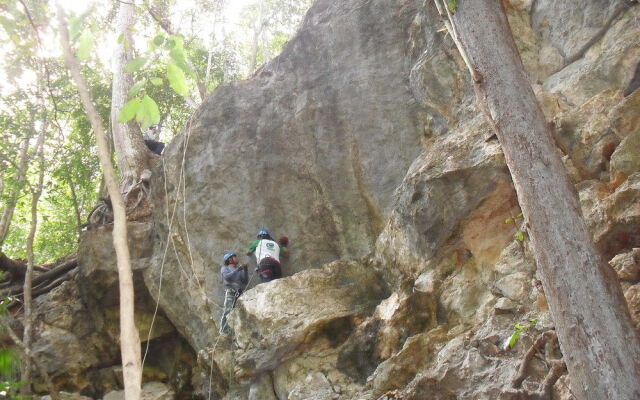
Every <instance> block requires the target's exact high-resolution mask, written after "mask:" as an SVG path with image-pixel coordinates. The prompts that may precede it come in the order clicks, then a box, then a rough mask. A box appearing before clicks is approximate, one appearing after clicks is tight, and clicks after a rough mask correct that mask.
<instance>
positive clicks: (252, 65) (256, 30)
mask: <svg viewBox="0 0 640 400" xmlns="http://www.w3.org/2000/svg"><path fill="white" fill-rule="evenodd" d="M263 15H264V0H260V8H259V11H258V19H257V20H256V24H255V25H254V26H253V40H252V42H251V59H250V60H249V75H251V74H253V72H254V71H255V70H256V65H257V63H258V47H259V44H260V34H261V33H262V27H263V24H264V21H263V20H262V19H263V18H264V17H263Z"/></svg>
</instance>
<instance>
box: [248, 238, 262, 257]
mask: <svg viewBox="0 0 640 400" xmlns="http://www.w3.org/2000/svg"><path fill="white" fill-rule="evenodd" d="M258 244H260V240H259V239H257V240H254V241H253V242H251V244H250V245H249V251H248V252H247V255H248V256H250V255H251V254H253V252H254V251H256V249H257V248H258Z"/></svg>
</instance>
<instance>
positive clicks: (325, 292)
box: [222, 262, 387, 380]
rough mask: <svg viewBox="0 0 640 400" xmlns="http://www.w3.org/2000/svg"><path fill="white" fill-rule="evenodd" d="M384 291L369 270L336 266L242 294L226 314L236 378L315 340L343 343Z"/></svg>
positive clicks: (347, 264)
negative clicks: (231, 331)
mask: <svg viewBox="0 0 640 400" xmlns="http://www.w3.org/2000/svg"><path fill="white" fill-rule="evenodd" d="M386 290H387V289H386V286H385V285H384V283H383V282H382V281H381V280H380V278H379V276H378V275H377V274H376V273H375V272H374V271H373V270H372V269H371V268H368V267H366V266H364V265H362V264H361V263H357V262H334V263H331V264H328V265H326V266H324V267H323V268H321V269H314V270H309V271H305V272H302V273H298V274H296V275H294V276H292V277H288V278H283V279H278V280H275V281H272V282H269V283H268V284H262V285H259V286H257V287H256V288H255V289H253V290H251V291H248V292H246V293H245V294H244V295H243V296H241V297H240V299H239V301H238V303H237V304H236V308H235V309H234V310H233V311H232V312H231V314H230V315H229V324H230V326H231V328H232V330H233V332H234V335H233V340H234V354H235V356H234V358H235V360H234V363H235V374H236V378H237V379H240V380H243V379H247V377H252V376H257V375H258V374H260V373H262V372H264V371H267V370H271V369H273V368H275V367H276V366H277V365H278V364H280V363H282V362H283V361H285V360H287V359H289V358H292V357H294V356H295V355H297V354H300V352H302V351H304V350H305V348H307V347H309V346H311V345H313V344H314V343H315V342H317V341H322V342H327V343H328V345H329V346H331V347H336V346H338V345H340V344H342V343H343V342H344V341H345V340H346V338H347V337H348V335H349V333H350V332H351V329H353V326H354V320H355V319H356V318H361V317H363V316H367V315H370V314H371V313H372V312H373V310H374V308H375V306H376V305H377V304H378V303H379V302H380V301H381V300H382V299H383V298H384V297H386V296H387V291H386ZM222 369H226V368H225V367H222Z"/></svg>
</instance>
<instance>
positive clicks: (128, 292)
mask: <svg viewBox="0 0 640 400" xmlns="http://www.w3.org/2000/svg"><path fill="white" fill-rule="evenodd" d="M122 5H124V4H121V6H122ZM58 19H59V24H60V26H59V28H60V36H61V42H62V47H63V49H64V55H65V60H66V63H67V67H68V68H69V71H70V72H71V76H72V77H73V80H74V81H75V83H76V85H77V86H78V91H79V93H80V99H81V100H82V104H83V106H84V109H85V112H86V113H87V116H88V117H89V120H90V122H91V127H92V128H93V130H94V131H95V132H96V139H97V143H98V155H99V156H100V165H101V166H102V170H103V173H104V178H105V181H106V182H107V187H108V190H109V195H110V196H111V202H112V205H113V214H114V224H113V225H114V227H113V246H114V248H115V250H116V258H117V263H118V278H119V289H120V349H121V355H122V369H123V377H124V391H125V399H126V400H138V399H139V398H140V386H141V382H142V365H141V360H140V336H139V334H138V330H137V328H136V326H135V322H134V293H133V277H132V273H131V258H130V255H129V246H128V243H127V219H126V214H125V206H124V201H123V198H122V194H121V193H120V188H119V187H118V184H117V182H116V177H115V172H114V171H113V166H112V165H111V158H110V154H109V149H108V143H107V139H106V134H105V132H104V130H103V128H102V124H101V121H100V117H99V116H98V112H97V111H96V109H95V106H94V105H93V103H92V101H91V98H90V97H89V91H88V89H87V86H86V83H85V81H84V79H83V78H82V75H81V74H80V65H79V64H78V61H77V60H76V59H75V57H74V56H73V54H72V52H71V48H70V45H69V34H68V31H67V23H66V21H65V18H64V14H63V11H62V8H61V7H60V5H59V4H58Z"/></svg>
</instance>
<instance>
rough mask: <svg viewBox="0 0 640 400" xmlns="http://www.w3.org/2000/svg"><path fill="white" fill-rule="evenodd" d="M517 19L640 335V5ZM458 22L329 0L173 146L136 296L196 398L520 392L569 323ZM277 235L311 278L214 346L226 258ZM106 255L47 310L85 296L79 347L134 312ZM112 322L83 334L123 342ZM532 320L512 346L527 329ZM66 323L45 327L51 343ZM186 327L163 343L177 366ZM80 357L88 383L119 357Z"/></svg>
mask: <svg viewBox="0 0 640 400" xmlns="http://www.w3.org/2000/svg"><path fill="white" fill-rule="evenodd" d="M503 4H505V7H506V10H507V12H508V16H509V21H510V23H511V27H512V30H513V32H514V35H515V37H516V41H517V44H518V47H519V50H520V52H521V55H522V58H523V61H524V64H525V66H526V68H527V71H528V73H529V76H530V78H531V83H532V85H533V87H534V89H535V91H536V93H537V95H538V98H539V100H540V103H541V104H542V106H543V108H544V111H545V114H546V116H547V118H548V120H549V122H550V124H551V125H552V127H553V132H554V136H555V139H556V142H557V144H558V152H559V153H560V154H561V155H562V157H563V160H564V162H565V165H566V167H567V169H568V170H569V172H570V175H571V177H572V179H573V180H574V183H575V184H576V191H577V192H578V194H579V196H580V201H581V205H582V208H583V214H584V217H585V219H586V221H587V223H588V225H589V227H590V229H591V231H592V233H593V236H594V240H595V242H596V244H597V246H598V248H599V249H600V251H601V252H602V254H603V256H604V257H605V258H606V259H607V260H611V261H610V264H611V265H612V267H613V268H614V269H615V270H616V272H617V274H618V276H619V278H620V281H621V285H622V288H623V289H624V292H625V296H626V298H627V300H628V302H629V305H630V307H631V311H632V316H633V318H634V320H635V321H636V322H637V323H638V324H640V255H639V250H638V248H640V208H639V207H638V205H639V204H640V161H639V158H638V154H640V148H639V147H638V146H639V143H640V141H639V140H638V138H639V137H640V111H639V110H640V91H639V90H637V89H638V86H639V82H640V73H639V72H638V71H640V68H639V67H638V65H639V63H640V28H639V27H638V24H637V21H638V19H639V18H640V7H639V6H638V3H637V2H635V1H623V0H619V1H610V2H609V1H600V0H598V1H587V0H578V1H572V2H558V1H551V0H549V1H547V0H537V1H530V0H510V1H504V2H503ZM440 27H441V23H440V22H439V21H438V20H437V18H436V13H435V10H434V9H433V4H432V2H431V1H424V2H423V1H418V0H401V1H397V2H391V3H390V2H385V1H382V0H349V1H339V0H319V1H317V2H316V3H315V4H314V6H313V7H312V9H311V10H310V11H309V13H308V15H307V17H306V19H305V22H304V24H303V26H302V28H301V29H300V31H299V32H298V34H297V36H296V37H295V38H294V39H292V40H291V41H290V42H289V44H288V45H287V46H286V48H285V50H284V52H283V53H282V54H281V55H280V56H279V57H277V58H276V59H274V60H273V61H271V62H270V63H269V64H267V65H265V66H263V67H262V68H261V69H260V70H259V71H258V72H257V73H256V74H255V75H254V76H253V77H251V78H250V79H248V80H246V81H242V82H236V83H232V84H229V85H226V86H223V87H221V88H219V89H218V90H217V91H216V92H215V93H214V94H213V95H212V96H211V97H210V98H209V99H207V100H206V102H205V103H204V104H203V106H202V107H201V108H200V109H199V110H198V112H197V113H196V114H195V115H194V118H193V119H192V122H191V123H190V125H189V126H187V127H186V131H185V132H184V133H183V134H182V135H181V136H179V137H178V138H176V139H175V140H174V141H173V142H172V143H171V144H170V145H169V146H168V148H167V152H166V154H165V156H164V160H163V162H164V164H163V165H162V167H161V168H159V169H157V170H156V171H155V172H154V177H153V180H152V191H153V196H154V199H155V204H154V206H155V207H154V208H155V210H154V221H153V228H151V226H150V225H149V226H145V227H138V228H139V230H138V231H136V230H135V229H134V231H133V232H134V234H136V232H138V234H140V235H141V236H140V237H139V238H138V239H139V240H137V241H138V242H142V243H144V244H145V245H144V246H142V249H143V251H142V250H141V251H140V252H139V257H140V260H139V261H138V264H139V272H138V273H140V274H141V275H142V277H143V279H139V280H138V284H139V285H144V286H145V287H146V290H148V292H149V294H150V295H151V296H153V298H154V299H155V300H157V301H158V302H159V304H160V308H161V310H162V312H163V316H164V317H166V320H164V321H165V323H164V326H166V327H167V332H168V331H169V330H171V329H172V327H175V329H176V330H177V331H178V332H179V333H180V335H181V336H182V337H183V338H184V339H185V340H186V341H187V342H188V343H189V345H190V346H191V347H192V348H193V350H195V352H196V353H197V356H198V362H197V365H193V367H195V372H194V374H193V377H192V379H191V378H190V379H191V382H190V383H191V384H192V385H193V387H194V389H195V392H194V393H195V394H196V395H197V394H200V395H201V396H202V397H203V398H219V399H227V400H231V399H254V400H257V399H269V400H272V399H301V400H302V399H318V400H321V399H322V400H324V399H355V398H358V399H379V400H387V399H388V400H391V399H416V400H417V399H426V398H428V399H438V400H445V399H446V400H451V399H474V400H475V399H487V400H488V399H491V400H495V399H503V400H508V399H512V398H513V399H515V398H517V397H513V396H512V395H510V394H508V393H507V389H509V388H511V381H512V379H513V378H514V377H515V375H516V373H517V370H518V368H519V365H520V361H521V359H522V357H523V355H524V353H525V352H526V350H527V349H528V347H529V346H530V345H531V344H532V343H533V341H534V339H535V338H536V337H537V336H538V335H539V334H540V333H542V332H544V331H546V330H549V329H553V321H552V319H551V316H550V315H549V313H548V310H547V306H546V301H545V297H544V293H543V292H542V289H541V285H540V284H539V281H538V277H537V275H536V266H535V263H534V261H533V258H532V256H531V249H530V248H529V242H528V240H527V238H526V216H522V215H521V214H520V210H519V207H518V201H517V197H516V194H515V192H514V190H513V187H512V184H511V179H510V176H509V173H508V169H507V168H506V165H505V163H504V159H503V155H502V152H501V149H500V146H499V143H498V142H497V141H496V139H495V138H492V137H491V132H490V130H489V127H488V126H487V124H486V122H485V120H484V118H483V116H482V114H481V113H480V112H479V111H478V109H477V107H476V105H475V99H474V95H473V91H472V89H471V87H470V85H469V83H468V82H469V78H468V73H467V71H466V69H465V67H464V64H463V62H462V60H461V59H460V57H459V55H458V53H457V51H456V50H455V47H454V46H453V44H452V43H451V40H450V39H449V38H448V37H447V36H446V35H445V34H443V33H442V32H437V31H438V29H439V28H440ZM259 228H269V229H271V230H272V231H274V233H275V234H276V235H280V234H287V235H289V236H290V238H291V251H292V258H291V259H290V260H289V261H288V264H285V266H284V269H285V274H286V275H293V274H294V273H295V275H293V276H290V277H286V278H284V279H282V280H279V281H276V282H272V283H269V284H264V285H258V286H256V287H255V288H253V289H252V290H250V291H248V292H246V293H245V294H244V295H243V296H242V297H241V298H240V300H239V302H238V305H237V307H236V309H235V310H234V311H233V312H232V313H231V315H230V318H229V320H230V324H231V326H232V328H233V330H234V335H233V336H230V337H218V335H217V322H216V321H217V316H218V314H219V306H220V302H221V298H220V284H219V277H218V267H217V266H218V263H219V258H220V256H221V254H223V253H224V251H227V250H236V251H239V252H243V249H244V247H245V246H246V245H247V244H248V243H249V241H250V240H251V239H252V238H253V235H254V234H255V231H256V230H257V229H259ZM101 240H102V241H104V242H106V241H107V240H109V238H108V235H106V234H104V232H102V233H101V232H92V233H88V234H87V235H86V238H85V242H84V244H83V245H82V246H81V254H83V255H82V256H81V259H82V260H85V261H84V262H83V263H81V264H83V265H84V267H82V268H83V269H82V270H81V273H80V274H79V284H80V288H79V289H78V288H74V287H72V286H71V285H67V286H63V287H61V289H60V290H59V292H55V293H52V294H51V295H50V296H53V297H55V296H58V297H61V295H62V294H64V293H67V292H68V293H67V294H68V296H74V295H75V294H76V293H80V294H81V295H82V298H83V301H82V302H81V303H84V304H85V305H82V304H81V303H79V302H71V303H70V304H71V305H70V306H64V307H63V308H65V307H66V309H70V310H76V311H74V313H75V315H76V317H74V318H67V317H64V318H61V319H62V320H63V321H66V322H61V324H58V325H56V326H55V329H59V328H60V327H62V328H64V329H63V330H64V331H65V334H67V333H68V332H71V331H73V328H72V327H73V326H79V325H78V324H77V322H74V321H78V320H79V319H83V320H84V319H86V316H87V315H88V314H87V312H86V311H83V310H84V309H83V308H82V307H84V306H86V305H88V306H89V307H90V309H96V308H104V309H107V310H109V309H110V308H112V307H113V306H114V303H113V284H114V280H113V275H109V272H108V271H109V269H111V274H113V273H115V271H113V259H112V258H111V259H109V257H112V255H110V254H106V253H108V252H105V251H103V250H101V249H102V247H100V241H101ZM151 246H153V249H151ZM107 248H109V246H107ZM323 264H325V265H323ZM255 279H256V278H255V277H254V278H253V281H252V284H251V286H253V285H254V284H255ZM63 292H64V293H63ZM56 293H57V294H56ZM91 293H102V294H104V295H100V296H98V297H96V298H92V297H91V295H90V294H91ZM145 301H147V302H149V300H148V299H147V300H145ZM43 303H46V302H45V301H43ZM150 304H155V303H154V302H150ZM41 307H44V306H41ZM61 307H62V306H61ZM143 308H144V307H143ZM43 310H46V309H44V308H43ZM149 312H150V311H149V310H146V311H144V310H142V315H145V313H147V314H146V315H148V313H149ZM45 313H46V312H45ZM108 315H109V314H108V313H106V314H99V315H98V317H97V318H96V317H95V316H94V317H92V318H91V319H90V320H89V321H92V325H91V326H90V328H87V329H84V328H83V329H84V333H80V334H79V335H80V336H76V337H75V338H72V339H73V340H75V341H76V342H78V337H81V338H84V337H87V338H93V337H97V336H107V337H109V340H113V332H114V331H113V327H108V326H107V325H109V324H110V323H112V322H110V321H111V320H112V318H111V319H110V318H109V316H108ZM532 320H535V321H536V322H535V323H533V324H532V325H531V328H530V329H529V330H528V331H526V332H524V333H523V334H522V336H521V338H520V340H519V341H518V342H517V344H516V345H515V346H514V347H513V348H510V347H509V346H505V342H506V339H507V338H508V337H509V336H510V335H511V334H512V333H513V329H514V328H513V327H514V324H515V323H521V324H524V325H527V324H529V322H530V321H532ZM43 321H48V320H46V319H45V316H44V314H43ZM63 325H64V326H63ZM639 326H640V325H639ZM39 329H40V328H39ZM47 329H49V330H47ZM55 329H54V325H53V324H51V327H49V328H47V326H46V324H45V325H42V330H41V331H40V335H41V338H40V339H39V340H40V342H38V343H43V347H42V348H45V345H46V341H43V340H45V339H46V338H47V335H49V336H51V335H52V333H48V332H54V330H55ZM147 329H148V327H147ZM96 330H97V331H99V332H101V333H99V334H98V333H96ZM56 332H57V331H56ZM74 335H75V334H74ZM83 335H84V336H83ZM168 335H169V336H161V337H160V338H159V339H158V340H157V341H156V343H157V344H156V345H155V346H156V347H154V351H152V354H157V357H158V358H161V359H163V360H165V361H164V362H165V363H166V359H167V358H170V356H166V355H164V356H163V355H162V354H164V353H163V352H162V351H160V349H161V348H164V347H166V346H163V342H162V340H171V339H162V338H163V337H165V338H166V337H169V338H170V337H171V336H170V335H172V334H168ZM70 343H71V342H70ZM73 343H75V342H73ZM73 343H72V344H73ZM96 343H97V342H96ZM171 343H173V342H171ZM101 346H104V344H102V345H101ZM170 346H171V344H170ZM53 347H55V346H48V347H46V349H48V350H47V351H48V352H50V353H51V351H52V350H51V349H52V348H53ZM71 348H75V347H71ZM94 348H96V349H97V348H98V347H96V346H94ZM42 351H43V352H44V350H42ZM47 354H48V353H47ZM51 354H53V353H51ZM51 354H48V356H50V358H51V359H54V358H55V357H54V356H52V355H51ZM60 355H61V357H62V358H63V359H64V357H67V355H65V353H64V352H60ZM83 356H84V358H82V359H81V360H79V361H78V363H80V366H79V367H74V368H70V369H69V372H68V374H67V375H68V376H74V377H76V378H75V379H76V380H77V379H78V378H77V377H79V376H82V374H83V371H84V370H86V368H87V366H89V368H91V367H95V365H96V363H97V359H98V358H100V357H101V356H100V355H99V353H98V352H96V350H91V351H87V352H86V354H83ZM110 357H111V356H110ZM163 357H164V358H163ZM176 357H178V356H176ZM559 357H561V351H560V349H558V348H556V347H554V346H553V343H551V344H550V345H549V346H547V348H546V351H545V353H544V354H540V357H538V358H534V361H533V362H532V364H531V365H530V369H529V370H530V377H528V378H527V379H526V380H525V381H524V384H523V388H525V389H528V390H535V389H537V388H538V386H539V383H540V382H541V381H542V379H543V378H544V376H545V374H546V373H547V370H548V364H547V363H548V362H550V361H553V360H556V359H558V358H559ZM540 358H542V359H544V361H543V360H542V359H540ZM159 362H160V361H159ZM52 365H60V363H59V362H58V363H57V364H52ZM61 376H62V375H61ZM165 380H166V378H165ZM569 385H570V381H569V379H568V378H567V377H563V378H562V379H560V380H559V381H558V383H556V384H555V385H554V387H553V394H552V398H553V399H554V400H559V399H562V400H569V399H571V398H572V397H571V394H570V390H569Z"/></svg>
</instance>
